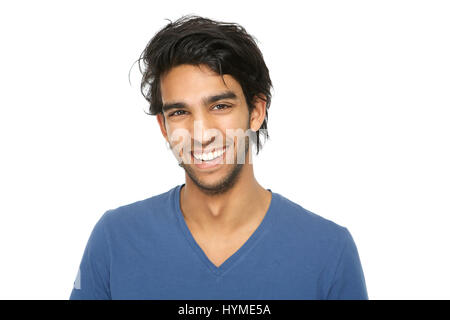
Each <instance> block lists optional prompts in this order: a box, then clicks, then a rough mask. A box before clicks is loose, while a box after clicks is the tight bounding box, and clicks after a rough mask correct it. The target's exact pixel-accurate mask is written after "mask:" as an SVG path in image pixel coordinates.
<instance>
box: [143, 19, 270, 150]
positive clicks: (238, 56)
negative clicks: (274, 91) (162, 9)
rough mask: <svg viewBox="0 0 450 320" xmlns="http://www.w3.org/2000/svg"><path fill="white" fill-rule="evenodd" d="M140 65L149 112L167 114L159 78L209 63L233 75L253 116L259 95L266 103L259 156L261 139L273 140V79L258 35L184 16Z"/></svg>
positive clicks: (162, 33)
mask: <svg viewBox="0 0 450 320" xmlns="http://www.w3.org/2000/svg"><path fill="white" fill-rule="evenodd" d="M167 20H168V19H167ZM169 21H170V20H169ZM137 61H138V62H139V70H140V72H141V74H142V80H141V93H142V95H143V96H144V97H145V99H146V100H147V101H148V102H149V104H150V106H149V113H148V114H150V115H157V114H158V113H162V97H161V90H160V79H161V77H162V76H163V75H164V74H166V73H167V72H168V71H169V70H170V69H171V68H173V67H176V66H178V65H181V64H190V65H197V66H198V65H200V64H204V65H207V66H208V67H209V68H210V69H211V70H213V71H214V72H216V73H217V74H220V75H221V76H222V79H223V74H228V75H231V76H232V77H233V78H234V79H235V80H236V81H238V82H239V84H240V85H241V87H242V91H243V93H244V95H245V99H246V102H247V105H248V108H249V114H250V113H251V112H252V110H253V108H254V105H253V99H254V97H255V95H256V96H257V97H258V98H260V99H262V100H264V101H266V115H265V119H264V122H263V123H262V125H261V127H260V128H259V129H258V131H257V133H256V148H257V152H256V153H257V154H258V153H259V150H260V148H261V147H262V142H261V139H260V136H261V137H264V139H265V140H267V139H268V138H269V134H268V133H267V121H268V109H269V107H270V102H271V97H272V96H271V92H270V88H271V87H273V86H272V81H271V80H270V76H269V70H268V68H267V66H266V64H265V62H264V59H263V55H262V53H261V51H260V50H259V48H258V46H257V44H256V42H255V40H254V37H252V36H251V35H249V34H248V33H247V31H246V30H245V29H244V28H243V27H242V26H240V25H239V24H236V23H228V22H221V21H214V20H211V19H208V18H204V17H199V16H196V15H185V16H182V17H181V18H179V19H178V20H176V21H175V22H172V21H170V23H169V24H167V25H166V26H165V27H163V28H162V29H161V30H160V31H158V32H157V33H156V34H155V36H154V37H153V38H152V39H151V40H150V41H149V42H148V44H147V45H146V47H145V49H144V51H143V52H142V54H141V55H140V57H139V59H138V60H137ZM141 61H143V67H142V66H141ZM261 94H264V96H265V97H263V96H261ZM260 129H263V130H262V131H260Z"/></svg>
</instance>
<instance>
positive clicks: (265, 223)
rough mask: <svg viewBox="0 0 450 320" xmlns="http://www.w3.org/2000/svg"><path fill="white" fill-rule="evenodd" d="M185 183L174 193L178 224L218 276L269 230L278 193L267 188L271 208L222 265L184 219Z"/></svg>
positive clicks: (199, 255)
mask: <svg viewBox="0 0 450 320" xmlns="http://www.w3.org/2000/svg"><path fill="white" fill-rule="evenodd" d="M184 185H185V184H184V183H183V184H181V185H178V186H177V187H175V190H174V193H173V197H172V198H173V199H172V203H173V205H174V209H175V215H176V217H177V220H178V222H179V223H178V225H179V226H180V228H181V230H182V232H183V234H184V236H185V238H186V240H187V242H188V243H189V244H190V246H191V247H192V249H193V250H194V251H195V252H196V254H197V255H198V257H199V258H200V260H202V262H203V263H204V264H205V265H206V267H207V268H208V269H209V270H210V271H211V272H212V273H213V274H215V275H216V276H222V275H223V274H224V273H225V272H226V271H227V270H228V269H230V268H231V267H232V266H233V265H234V264H236V263H237V261H238V260H239V259H240V258H243V257H244V256H245V255H246V254H247V253H248V252H249V250H251V249H252V248H253V246H254V245H255V244H256V242H257V241H258V240H259V239H260V238H261V235H262V234H263V233H264V232H267V230H268V229H269V226H270V225H271V224H272V219H273V216H274V214H275V213H274V211H275V206H276V204H277V203H278V194H277V193H274V192H272V190H271V189H267V190H268V191H270V192H271V193H272V199H271V200H270V205H269V208H268V209H267V211H266V214H265V215H264V218H263V220H262V221H261V222H260V224H259V226H258V227H257V228H256V230H255V231H253V233H252V235H251V236H250V237H249V238H248V239H247V241H246V242H245V243H244V244H243V245H242V246H241V247H240V248H239V249H238V250H237V251H236V252H234V253H233V254H232V255H231V256H230V257H228V259H226V260H225V261H224V262H223V263H222V264H221V265H220V266H218V267H217V266H216V265H215V264H214V263H212V262H211V260H209V258H208V256H207V255H206V254H205V252H204V251H203V249H202V248H201V247H200V246H199V244H198V243H197V241H196V240H195V239H194V237H193V235H192V233H191V231H190V229H189V228H188V226H187V224H186V220H185V219H184V216H183V212H182V211H181V206H180V191H181V188H182V187H183V186H184Z"/></svg>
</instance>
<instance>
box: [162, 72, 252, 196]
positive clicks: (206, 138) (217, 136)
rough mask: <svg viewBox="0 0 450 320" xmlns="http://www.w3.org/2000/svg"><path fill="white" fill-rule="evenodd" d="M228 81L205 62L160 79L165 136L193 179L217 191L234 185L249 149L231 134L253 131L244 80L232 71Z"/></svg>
mask: <svg viewBox="0 0 450 320" xmlns="http://www.w3.org/2000/svg"><path fill="white" fill-rule="evenodd" d="M223 80H224V81H225V83H226V85H225V84H224V82H223ZM223 80H222V77H221V76H220V75H218V74H216V73H214V72H213V71H212V70H211V69H209V68H208V67H207V66H205V65H201V66H193V65H180V66H177V67H174V68H172V69H171V70H169V72H168V73H167V74H166V75H165V76H163V77H162V78H161V83H160V84H161V97H162V102H163V114H162V115H161V114H160V115H158V122H159V124H160V127H161V130H162V132H163V135H165V136H166V137H167V139H168V141H169V144H170V146H171V148H172V150H173V151H174V150H175V151H174V154H175V156H176V157H177V158H178V161H179V162H180V166H182V167H183V168H184V169H185V171H186V173H187V175H188V176H189V178H190V179H191V180H192V181H193V182H194V183H195V184H196V185H197V186H198V187H199V188H201V189H202V190H203V191H204V192H206V193H208V194H211V195H213V194H220V193H222V192H225V191H227V190H228V189H230V188H231V187H232V186H233V185H234V183H235V182H236V180H237V179H238V177H239V174H240V172H241V169H242V167H243V163H244V161H245V157H246V155H247V152H248V149H249V144H248V141H247V139H245V138H244V136H243V135H236V134H230V132H234V133H239V132H240V133H242V132H247V133H248V132H250V133H251V131H250V130H249V129H250V127H249V125H250V121H249V119H250V117H249V111H248V107H247V103H246V100H245V96H244V93H243V91H242V88H241V86H240V84H239V83H238V82H237V81H236V80H235V79H234V78H233V77H231V76H230V75H224V76H223ZM223 94H224V95H223ZM220 95H222V96H221V97H219V96H220ZM239 129H240V130H239ZM180 132H181V133H184V134H180ZM227 133H228V134H227ZM210 151H211V153H209V152H210ZM214 151H216V153H215V152H214ZM222 153H223V154H222ZM211 158H213V159H211Z"/></svg>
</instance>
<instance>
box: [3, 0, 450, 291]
mask: <svg viewBox="0 0 450 320" xmlns="http://www.w3.org/2000/svg"><path fill="white" fill-rule="evenodd" d="M188 13H194V14H198V15H202V16H206V17H209V18H213V19H218V20H223V21H229V22H237V23H240V24H242V25H243V26H244V27H245V28H246V29H247V31H248V32H249V33H250V34H252V35H254V36H255V37H256V39H257V41H258V44H259V46H260V48H261V50H262V52H263V54H264V57H265V59H266V63H267V66H268V68H269V70H270V72H271V78H272V81H273V84H274V91H273V101H272V106H271V108H270V110H269V122H268V129H269V134H270V136H271V139H270V140H269V141H268V142H267V143H266V145H265V147H264V148H263V150H262V152H261V153H260V155H259V156H258V157H256V158H255V174H256V177H257V179H258V181H259V182H260V183H261V184H262V185H263V186H264V187H266V188H270V189H272V191H274V192H278V193H280V194H282V195H284V196H285V197H287V198H289V199H291V200H293V201H295V202H297V203H299V204H300V205H302V206H303V207H305V208H306V209H308V210H310V211H313V212H315V213H316V214H319V215H321V216H323V217H325V218H327V219H330V220H332V221H334V222H336V223H338V224H340V225H343V226H346V227H347V228H348V229H349V231H350V232H351V234H352V236H353V238H354V240H355V242H356V244H357V247H358V251H359V254H360V258H361V262H362V264H363V269H364V273H365V277H366V283H367V289H368V293H369V298H370V299H449V298H450V294H449V293H448V288H449V287H450V275H449V270H450V257H449V244H450V233H449V231H448V230H449V223H450V218H449V215H450V201H449V200H450V169H449V163H450V151H449V145H450V144H449V138H450V126H449V122H450V111H449V108H450V59H449V57H450V19H449V17H450V5H449V2H446V1H307V2H299V1H295V2H294V1H292V2H288V1H270V2H263V1H258V2H256V1H255V2H250V1H226V2H217V1H120V2H119V1H14V2H13V1H4V2H1V4H0V41H1V43H0V47H1V50H0V108H1V109H0V110H1V111H0V148H1V149H0V150H1V151H0V152H1V156H0V197H1V200H0V246H1V248H0V249H1V250H0V259H1V260H0V298H1V299H68V297H69V295H70V292H71V290H72V286H73V282H74V280H75V276H76V273H77V270H78V266H79V263H80V261H81V256H82V253H83V250H84V247H85V245H86V241H87V239H88V237H89V234H90V232H91V230H92V228H93V226H94V224H95V223H96V222H97V221H98V219H99V217H100V216H101V215H102V214H103V213H104V212H105V211H106V210H108V209H111V208H116V207H118V206H120V205H124V204H128V203H131V202H134V201H137V200H141V199H144V198H147V197H150V196H153V195H156V194H159V193H162V192H165V191H167V190H169V189H170V188H172V187H174V186H175V185H177V184H181V183H183V182H184V171H183V169H181V168H179V167H178V166H177V165H176V160H175V158H174V157H173V156H172V154H170V153H169V151H168V150H167V149H166V148H165V146H164V140H163V138H162V136H161V134H160V132H159V129H158V126H157V122H156V119H155V118H154V117H151V116H147V115H146V114H145V113H144V111H145V110H147V107H148V106H147V104H146V101H145V100H144V98H143V97H142V96H141V94H140V92H139V80H140V77H139V76H140V75H139V71H138V68H137V64H136V65H134V67H133V69H132V71H131V85H130V84H129V82H128V72H129V70H130V68H131V66H132V64H133V62H134V61H135V60H136V59H137V58H138V57H139V55H140V53H141V52H142V50H143V49H144V47H145V45H146V44H147V42H148V41H149V40H150V38H151V37H152V36H153V35H154V34H155V33H156V32H157V31H158V30H159V29H160V28H162V27H163V26H165V25H166V24H167V23H168V20H165V18H167V19H171V20H172V21H174V20H176V19H177V18H179V17H180V16H181V15H183V14H188ZM293 143H294V144H295V146H296V147H295V149H294V150H287V149H288V147H289V146H291V145H292V144H293Z"/></svg>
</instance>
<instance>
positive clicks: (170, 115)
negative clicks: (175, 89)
mask: <svg viewBox="0 0 450 320" xmlns="http://www.w3.org/2000/svg"><path fill="white" fill-rule="evenodd" d="M177 112H186V111H184V110H177V111H175V112H172V113H171V114H169V117H172V116H181V115H183V114H184V113H181V114H178V113H177Z"/></svg>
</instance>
